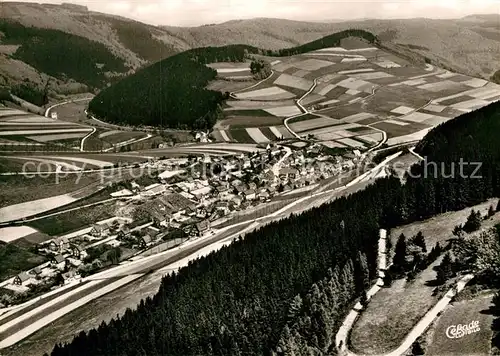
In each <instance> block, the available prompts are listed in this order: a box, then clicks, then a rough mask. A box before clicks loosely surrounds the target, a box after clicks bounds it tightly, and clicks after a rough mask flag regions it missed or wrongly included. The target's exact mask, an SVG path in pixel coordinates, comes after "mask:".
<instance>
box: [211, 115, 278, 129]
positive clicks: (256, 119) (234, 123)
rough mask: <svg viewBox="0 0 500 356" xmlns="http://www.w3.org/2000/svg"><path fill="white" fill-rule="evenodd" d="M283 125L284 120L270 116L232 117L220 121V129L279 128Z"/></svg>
mask: <svg viewBox="0 0 500 356" xmlns="http://www.w3.org/2000/svg"><path fill="white" fill-rule="evenodd" d="M282 123H283V119H282V118H279V117H276V116H273V115H271V114H269V116H230V117H228V118H227V119H225V120H222V121H220V123H219V125H220V127H224V128H226V127H230V128H235V129H237V128H246V127H261V126H278V125H281V124H282Z"/></svg>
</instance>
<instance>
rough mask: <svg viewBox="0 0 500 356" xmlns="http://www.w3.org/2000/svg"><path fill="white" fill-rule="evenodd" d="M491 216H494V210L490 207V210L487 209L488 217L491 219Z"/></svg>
mask: <svg viewBox="0 0 500 356" xmlns="http://www.w3.org/2000/svg"><path fill="white" fill-rule="evenodd" d="M493 215H495V209H494V208H493V205H490V208H489V209H488V217H489V218H491V217H492V216H493Z"/></svg>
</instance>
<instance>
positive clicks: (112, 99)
mask: <svg viewBox="0 0 500 356" xmlns="http://www.w3.org/2000/svg"><path fill="white" fill-rule="evenodd" d="M257 52H258V50H257V48H255V47H251V46H244V45H232V46H226V47H206V48H197V49H192V50H189V51H186V52H182V53H179V54H176V55H174V56H172V57H169V58H167V59H164V60H162V61H160V62H157V63H155V64H153V65H151V66H149V67H146V68H144V69H141V70H139V71H138V72H137V73H135V74H133V75H131V76H129V77H127V78H124V79H123V80H121V81H120V82H118V83H116V84H115V85H113V86H111V87H109V88H107V89H105V90H103V91H101V92H100V93H99V94H98V95H97V96H95V97H94V99H93V100H92V101H91V102H90V104H89V110H90V112H91V113H92V114H93V115H95V116H97V117H98V118H100V119H101V120H105V121H109V122H113V123H118V124H127V125H134V126H141V125H147V126H163V127H172V128H181V129H204V128H207V127H212V126H213V124H214V123H215V121H216V120H217V116H218V115H219V114H220V104H221V103H222V101H223V100H224V95H223V94H222V93H220V92H217V91H213V90H208V89H205V87H206V86H207V85H208V82H209V81H210V80H212V79H215V77H216V75H217V72H216V71H215V70H214V69H212V68H209V67H207V66H206V64H208V63H213V62H224V61H227V62H242V61H244V59H245V55H246V54H247V53H257Z"/></svg>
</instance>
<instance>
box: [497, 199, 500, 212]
mask: <svg viewBox="0 0 500 356" xmlns="http://www.w3.org/2000/svg"><path fill="white" fill-rule="evenodd" d="M496 211H500V199H499V200H498V203H497V209H496Z"/></svg>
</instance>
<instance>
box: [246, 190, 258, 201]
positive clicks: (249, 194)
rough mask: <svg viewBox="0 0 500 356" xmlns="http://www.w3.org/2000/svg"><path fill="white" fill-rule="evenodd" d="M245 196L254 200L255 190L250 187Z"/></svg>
mask: <svg viewBox="0 0 500 356" xmlns="http://www.w3.org/2000/svg"><path fill="white" fill-rule="evenodd" d="M243 196H244V197H245V199H246V200H253V199H255V190H253V189H248V190H245V191H244V192H243Z"/></svg>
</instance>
